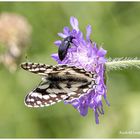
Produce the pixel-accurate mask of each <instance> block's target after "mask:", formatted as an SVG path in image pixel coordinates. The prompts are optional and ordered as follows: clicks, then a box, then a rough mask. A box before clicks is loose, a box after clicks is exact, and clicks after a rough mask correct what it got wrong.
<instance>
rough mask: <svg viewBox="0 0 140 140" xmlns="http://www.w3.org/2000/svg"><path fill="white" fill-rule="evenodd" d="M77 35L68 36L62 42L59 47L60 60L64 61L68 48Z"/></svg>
mask: <svg viewBox="0 0 140 140" xmlns="http://www.w3.org/2000/svg"><path fill="white" fill-rule="evenodd" d="M74 38H75V37H73V36H68V37H66V38H65V39H64V40H63V41H62V43H61V44H60V46H59V49H58V55H59V58H60V60H61V61H62V60H63V59H64V58H65V56H66V55H67V51H68V48H69V47H70V45H71V43H72V40H73V39H74Z"/></svg>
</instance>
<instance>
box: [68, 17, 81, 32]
mask: <svg viewBox="0 0 140 140" xmlns="http://www.w3.org/2000/svg"><path fill="white" fill-rule="evenodd" d="M70 24H71V26H72V28H73V29H75V30H76V31H79V27H78V20H77V19H76V18H75V17H71V18H70Z"/></svg>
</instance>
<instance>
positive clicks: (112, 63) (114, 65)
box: [105, 58, 140, 71]
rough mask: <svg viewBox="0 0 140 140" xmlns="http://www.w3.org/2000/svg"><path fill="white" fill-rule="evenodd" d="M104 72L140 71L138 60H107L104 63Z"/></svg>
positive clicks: (139, 61)
mask: <svg viewBox="0 0 140 140" xmlns="http://www.w3.org/2000/svg"><path fill="white" fill-rule="evenodd" d="M105 66H106V70H107V71H112V70H123V69H128V68H138V69H140V60H139V59H137V58H133V59H132V58H115V59H108V61H107V62H106V63H105Z"/></svg>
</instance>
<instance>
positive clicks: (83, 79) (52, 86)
mask: <svg viewBox="0 0 140 140" xmlns="http://www.w3.org/2000/svg"><path fill="white" fill-rule="evenodd" d="M21 67H22V68H23V69H24V70H27V71H30V72H32V73H35V74H39V75H41V76H43V78H42V81H41V83H40V84H39V85H38V86H37V88H35V89H34V90H33V91H31V92H30V93H29V94H28V95H27V96H26V98H25V104H26V105H27V106H28V107H44V106H49V105H53V104H55V103H57V102H60V101H62V100H65V101H67V102H68V101H72V100H73V99H75V98H79V97H81V96H83V95H84V94H87V93H88V92H90V89H91V88H94V86H96V81H95V77H96V74H95V73H92V72H87V71H85V70H84V69H83V68H77V67H75V66H68V65H57V66H51V65H45V64H37V63H22V64H21Z"/></svg>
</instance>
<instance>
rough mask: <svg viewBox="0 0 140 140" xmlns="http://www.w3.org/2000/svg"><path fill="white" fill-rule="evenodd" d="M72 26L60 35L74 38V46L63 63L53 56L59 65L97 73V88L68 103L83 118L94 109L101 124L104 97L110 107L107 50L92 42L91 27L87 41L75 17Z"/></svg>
mask: <svg viewBox="0 0 140 140" xmlns="http://www.w3.org/2000/svg"><path fill="white" fill-rule="evenodd" d="M70 24H71V26H72V28H73V29H72V30H70V29H69V27H64V29H63V33H58V35H59V36H60V37H62V38H66V37H68V36H73V37H74V39H73V40H72V42H73V43H72V45H71V47H70V48H69V49H68V52H67V55H66V57H65V58H64V60H63V61H61V60H60V59H59V57H58V54H52V57H53V59H54V60H56V61H57V62H58V64H67V65H74V66H77V67H83V68H84V69H85V70H87V71H91V72H95V73H96V74H97V78H96V82H97V86H96V87H94V88H93V89H91V92H90V93H88V94H86V95H84V96H82V97H80V98H79V99H74V100H72V101H71V102H68V103H70V104H72V105H73V107H74V108H76V109H77V110H78V111H79V112H80V114H81V115H82V116H86V115H87V113H88V108H91V109H93V111H94V112H95V120H96V123H97V124H98V123H99V120H98V117H99V114H104V110H103V104H102V97H104V99H105V101H106V103H107V104H108V105H109V103H108V101H107V99H106V91H107V89H106V85H105V83H104V72H105V67H104V64H105V62H106V58H105V54H106V52H107V51H106V50H104V49H103V48H101V47H100V48H98V46H97V44H96V43H95V42H92V41H91V40H90V34H91V25H88V26H87V27H86V31H87V33H86V39H85V40H84V37H83V33H82V32H81V31H80V30H79V27H78V20H77V19H76V18H75V17H71V18H70ZM60 44H61V41H60V40H58V41H56V42H55V45H57V46H58V47H59V46H60Z"/></svg>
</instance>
